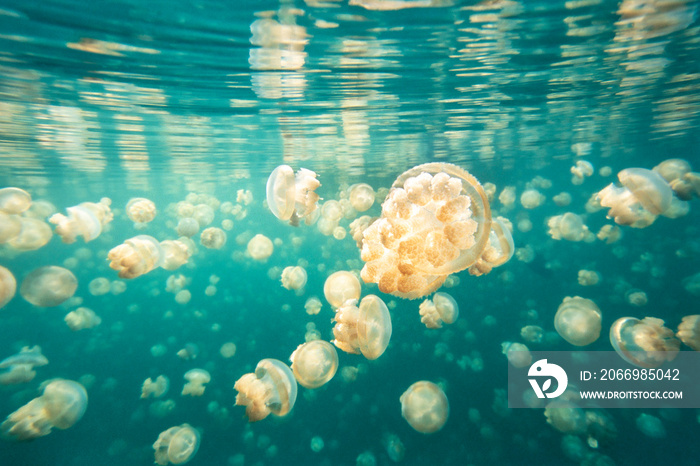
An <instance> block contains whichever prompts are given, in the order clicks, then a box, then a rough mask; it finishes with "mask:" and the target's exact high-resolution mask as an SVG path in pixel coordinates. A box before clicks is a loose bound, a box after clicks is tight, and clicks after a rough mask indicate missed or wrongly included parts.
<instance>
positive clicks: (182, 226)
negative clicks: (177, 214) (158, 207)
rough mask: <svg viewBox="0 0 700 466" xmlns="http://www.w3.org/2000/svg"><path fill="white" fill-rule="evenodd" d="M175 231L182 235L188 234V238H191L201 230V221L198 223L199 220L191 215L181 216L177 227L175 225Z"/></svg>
mask: <svg viewBox="0 0 700 466" xmlns="http://www.w3.org/2000/svg"><path fill="white" fill-rule="evenodd" d="M175 231H176V232H177V234H178V235H180V236H186V237H187V238H191V237H193V236H194V235H196V234H197V232H198V231H199V223H197V220H195V219H193V218H191V217H185V218H181V219H180V220H178V222H177V227H175Z"/></svg>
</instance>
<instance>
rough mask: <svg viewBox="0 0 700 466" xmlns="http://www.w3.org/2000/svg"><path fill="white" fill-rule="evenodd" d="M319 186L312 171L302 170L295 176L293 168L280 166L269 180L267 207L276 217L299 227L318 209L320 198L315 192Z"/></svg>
mask: <svg viewBox="0 0 700 466" xmlns="http://www.w3.org/2000/svg"><path fill="white" fill-rule="evenodd" d="M319 186H321V183H320V182H319V181H318V180H317V179H316V173H314V172H312V171H311V170H307V169H305V168H301V169H299V171H297V173H296V175H295V174H294V170H293V169H292V167H290V166H289V165H280V166H278V167H277V168H275V169H274V170H273V171H272V173H271V174H270V177H269V178H268V179H267V186H266V192H267V205H268V207H269V209H270V211H271V212H272V213H273V215H274V216H275V217H277V218H278V219H280V220H289V223H290V224H292V225H294V226H297V225H299V220H301V219H305V218H306V219H308V218H310V214H311V213H312V212H313V211H314V210H316V208H317V207H318V204H317V203H318V200H319V197H318V194H316V193H315V192H314V191H315V190H316V188H318V187H319Z"/></svg>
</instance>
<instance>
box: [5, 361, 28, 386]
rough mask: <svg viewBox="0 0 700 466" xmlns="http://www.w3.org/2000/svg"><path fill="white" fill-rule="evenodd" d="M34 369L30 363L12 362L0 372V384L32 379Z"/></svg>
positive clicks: (18, 382)
mask: <svg viewBox="0 0 700 466" xmlns="http://www.w3.org/2000/svg"><path fill="white" fill-rule="evenodd" d="M34 377H36V371H35V370H34V369H33V366H32V365H31V364H13V365H11V366H10V367H9V368H8V369H7V370H6V371H5V372H1V373H0V385H16V384H20V383H27V382H31V381H32V380H34Z"/></svg>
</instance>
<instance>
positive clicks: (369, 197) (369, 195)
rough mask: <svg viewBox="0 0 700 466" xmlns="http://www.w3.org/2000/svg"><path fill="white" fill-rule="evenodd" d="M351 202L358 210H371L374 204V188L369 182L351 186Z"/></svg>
mask: <svg viewBox="0 0 700 466" xmlns="http://www.w3.org/2000/svg"><path fill="white" fill-rule="evenodd" d="M350 203H351V204H352V207H353V209H355V210H356V211H357V212H364V211H366V210H369V208H370V207H372V205H373V204H374V189H372V187H371V186H370V185H368V184H367V183H358V184H354V185H352V186H350Z"/></svg>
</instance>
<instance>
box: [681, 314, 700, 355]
mask: <svg viewBox="0 0 700 466" xmlns="http://www.w3.org/2000/svg"><path fill="white" fill-rule="evenodd" d="M676 336H677V337H678V338H679V339H680V340H681V341H682V342H683V343H685V344H686V345H688V346H690V347H691V348H693V349H694V350H695V351H700V315H697V314H696V315H690V316H685V317H683V319H681V323H680V324H679V325H678V332H677V333H676Z"/></svg>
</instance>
